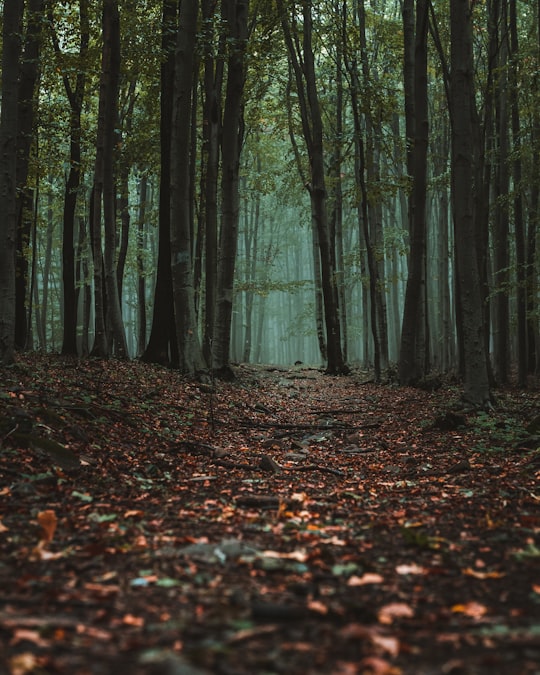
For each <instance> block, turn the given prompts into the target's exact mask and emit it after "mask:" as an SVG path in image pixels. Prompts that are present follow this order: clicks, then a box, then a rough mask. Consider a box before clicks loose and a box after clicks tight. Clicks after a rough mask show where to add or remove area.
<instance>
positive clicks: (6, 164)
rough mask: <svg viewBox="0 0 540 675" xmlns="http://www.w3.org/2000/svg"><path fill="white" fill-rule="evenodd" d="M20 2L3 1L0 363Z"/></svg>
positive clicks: (9, 265) (10, 274)
mask: <svg viewBox="0 0 540 675" xmlns="http://www.w3.org/2000/svg"><path fill="white" fill-rule="evenodd" d="M22 11H23V2H22V0H5V2H4V11H3V27H2V47H3V48H2V106H1V110H0V213H1V214H2V217H1V218H0V363H1V364H4V365H6V364H9V363H12V361H13V360H14V345H15V236H16V227H17V214H16V173H17V144H16V139H17V112H18V110H17V108H18V95H19V63H20V56H21V40H20V31H21V18H22Z"/></svg>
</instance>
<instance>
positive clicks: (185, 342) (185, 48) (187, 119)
mask: <svg viewBox="0 0 540 675" xmlns="http://www.w3.org/2000/svg"><path fill="white" fill-rule="evenodd" d="M198 8H199V3H198V0H182V5H181V7H180V16H179V21H178V37H177V44H176V58H175V79H174V94H173V112H172V129H171V192H170V196H171V264H172V281H173V299H174V313H175V320H176V337H177V344H178V357H179V364H178V366H179V368H180V370H181V371H182V372H184V373H188V374H191V375H194V374H196V373H197V372H200V371H201V370H203V369H204V368H205V362H204V358H203V355H202V349H201V346H200V342H199V336H198V327H197V320H196V315H195V287H194V284H193V262H192V236H191V232H192V219H191V216H192V209H191V172H190V152H191V119H192V106H193V99H192V96H193V79H194V66H195V59H194V55H195V47H196V34H197V17H198Z"/></svg>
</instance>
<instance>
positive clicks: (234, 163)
mask: <svg viewBox="0 0 540 675" xmlns="http://www.w3.org/2000/svg"><path fill="white" fill-rule="evenodd" d="M248 10H249V0H223V19H224V20H225V22H226V26H227V35H228V40H227V42H228V44H229V55H228V59H227V87H226V93H225V104H224V109H223V128H222V140H221V161H222V176H221V231H220V235H219V254H218V274H217V296H216V310H215V321H214V336H213V338H214V343H213V350H212V368H213V370H214V371H215V372H216V373H217V374H218V375H219V376H220V377H224V378H230V377H231V375H232V371H231V368H230V366H229V349H230V339H231V320H232V308H233V297H234V270H235V263H236V248H237V242H238V213H239V191H238V187H239V171H240V153H241V147H242V141H243V135H244V119H243V110H244V103H243V99H244V84H245V77H246V75H245V69H246V64H245V52H246V45H247V38H248Z"/></svg>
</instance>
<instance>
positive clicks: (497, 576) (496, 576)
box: [462, 567, 506, 579]
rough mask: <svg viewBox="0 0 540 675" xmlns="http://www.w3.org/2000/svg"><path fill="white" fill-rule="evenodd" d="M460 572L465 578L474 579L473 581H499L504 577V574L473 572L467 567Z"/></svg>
mask: <svg viewBox="0 0 540 675" xmlns="http://www.w3.org/2000/svg"><path fill="white" fill-rule="evenodd" d="M462 572H463V574H465V575H466V576H468V577H474V578H475V579H501V578H502V577H505V576H506V574H505V573H504V572H495V571H493V572H479V571H478V570H473V569H472V567H467V568H466V569H464V570H462Z"/></svg>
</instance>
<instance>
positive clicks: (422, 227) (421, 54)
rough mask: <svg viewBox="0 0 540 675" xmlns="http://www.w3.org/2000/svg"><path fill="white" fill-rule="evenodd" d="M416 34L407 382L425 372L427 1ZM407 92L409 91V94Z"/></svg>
mask: <svg viewBox="0 0 540 675" xmlns="http://www.w3.org/2000/svg"><path fill="white" fill-rule="evenodd" d="M406 19H407V16H406V15H405V16H404V23H405V25H407V21H406ZM415 32H416V38H415V49H414V78H413V84H414V95H413V97H412V98H413V104H412V105H409V106H408V107H407V108H406V112H408V113H409V114H411V111H412V114H413V121H412V122H411V121H410V120H409V121H408V122H407V125H406V126H407V129H412V130H413V133H414V144H413V148H412V161H411V168H412V172H413V173H412V186H413V187H412V192H411V195H410V197H409V223H410V253H409V272H408V278H407V287H406V291H405V306H404V309H403V324H402V329H401V345H400V352H399V381H400V383H401V384H402V385H411V384H414V383H415V382H417V381H418V380H419V379H420V378H422V377H423V376H424V375H425V374H426V373H425V370H426V330H425V325H426V303H425V299H426V287H425V283H426V279H425V276H426V275H425V265H426V191H427V149H428V130H429V129H428V90H427V34H428V2H427V1H426V0H417V2H416V29H415ZM409 96H410V94H409Z"/></svg>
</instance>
